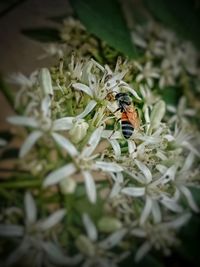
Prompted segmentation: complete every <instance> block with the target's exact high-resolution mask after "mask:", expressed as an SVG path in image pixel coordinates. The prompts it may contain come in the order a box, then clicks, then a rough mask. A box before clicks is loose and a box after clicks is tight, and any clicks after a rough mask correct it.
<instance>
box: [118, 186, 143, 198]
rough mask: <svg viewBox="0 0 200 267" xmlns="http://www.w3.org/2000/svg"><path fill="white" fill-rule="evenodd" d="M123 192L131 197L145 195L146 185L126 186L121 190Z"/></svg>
mask: <svg viewBox="0 0 200 267" xmlns="http://www.w3.org/2000/svg"><path fill="white" fill-rule="evenodd" d="M121 192H122V193H123V194H125V195H128V196H131V197H140V196H144V194H145V188H144V187H125V188H123V189H122V190H121Z"/></svg>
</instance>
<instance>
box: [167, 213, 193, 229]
mask: <svg viewBox="0 0 200 267" xmlns="http://www.w3.org/2000/svg"><path fill="white" fill-rule="evenodd" d="M191 216H192V214H191V213H185V214H183V215H181V216H180V215H179V216H178V218H177V219H175V220H173V221H170V222H168V223H165V225H166V226H167V227H170V228H174V229H179V228H180V227H182V226H183V225H185V224H186V223H187V222H188V220H189V219H190V218H191Z"/></svg>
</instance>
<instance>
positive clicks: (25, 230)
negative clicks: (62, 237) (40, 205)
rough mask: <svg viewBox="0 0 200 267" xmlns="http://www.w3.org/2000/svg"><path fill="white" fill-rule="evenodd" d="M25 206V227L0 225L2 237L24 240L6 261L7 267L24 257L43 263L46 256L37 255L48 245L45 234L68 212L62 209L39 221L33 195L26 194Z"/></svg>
mask: <svg viewBox="0 0 200 267" xmlns="http://www.w3.org/2000/svg"><path fill="white" fill-rule="evenodd" d="M24 206H25V226H21V225H13V224H5V225H0V236H4V237H11V238H16V237H18V238H22V240H21V242H20V243H19V245H18V246H17V248H16V249H15V250H14V251H13V252H12V253H11V255H10V256H9V257H8V258H7V260H6V266H9V265H13V264H14V263H16V262H18V260H19V259H20V258H22V257H24V256H25V257H26V256H27V257H28V258H31V256H33V255H34V261H35V263H36V262H38V260H39V258H40V262H43V261H44V260H45V259H44V258H43V257H44V255H43V256H42V257H41V254H40V253H36V252H37V251H38V249H39V250H40V251H44V247H45V246H46V245H47V243H46V241H44V240H43V237H44V235H45V232H48V231H49V230H50V229H52V228H53V227H54V226H55V225H57V224H58V223H60V222H61V220H62V219H63V218H64V216H65V214H66V211H65V210H64V209H60V210H57V211H55V212H54V213H52V214H51V215H50V216H49V217H47V218H45V219H42V220H38V221H37V208H36V205H35V201H34V199H33V197H32V195H31V194H30V193H29V192H26V194H25V197H24Z"/></svg>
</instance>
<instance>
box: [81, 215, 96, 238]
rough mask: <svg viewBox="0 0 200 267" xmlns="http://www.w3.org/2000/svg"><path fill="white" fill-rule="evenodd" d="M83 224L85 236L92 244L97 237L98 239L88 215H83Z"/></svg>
mask: <svg viewBox="0 0 200 267" xmlns="http://www.w3.org/2000/svg"><path fill="white" fill-rule="evenodd" d="M83 224H84V226H85V229H86V232H87V236H88V237H89V239H90V240H91V241H93V242H94V241H96V240H97V237H98V235H97V229H96V227H95V225H94V223H93V221H92V220H91V218H90V217H89V215H88V214H86V213H84V214H83Z"/></svg>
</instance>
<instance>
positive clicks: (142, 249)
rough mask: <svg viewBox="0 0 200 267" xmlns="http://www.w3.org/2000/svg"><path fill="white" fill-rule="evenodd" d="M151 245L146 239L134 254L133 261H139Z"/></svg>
mask: <svg viewBox="0 0 200 267" xmlns="http://www.w3.org/2000/svg"><path fill="white" fill-rule="evenodd" d="M150 249H151V245H150V243H149V242H148V241H146V242H145V243H144V244H143V245H142V246H141V247H140V248H139V249H138V251H137V253H136V255H135V261H136V262H139V261H140V260H141V259H142V258H144V256H145V255H146V254H147V253H148V252H149V251H150Z"/></svg>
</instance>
